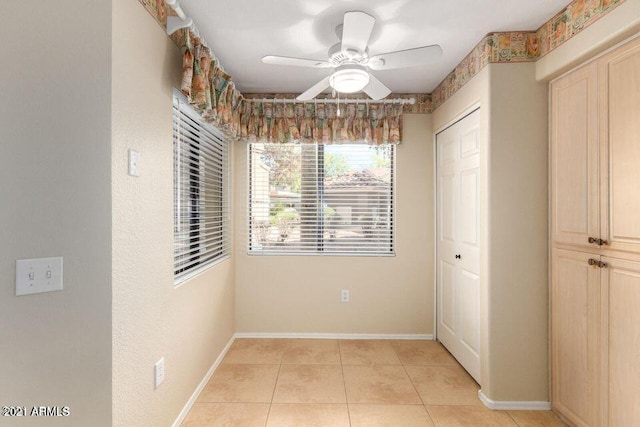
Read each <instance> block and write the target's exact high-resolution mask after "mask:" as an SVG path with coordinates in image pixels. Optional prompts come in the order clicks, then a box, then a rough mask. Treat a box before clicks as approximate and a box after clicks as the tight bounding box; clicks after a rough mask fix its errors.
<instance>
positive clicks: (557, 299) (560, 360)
mask: <svg viewBox="0 0 640 427" xmlns="http://www.w3.org/2000/svg"><path fill="white" fill-rule="evenodd" d="M590 258H593V259H596V258H597V259H599V257H598V256H597V255H593V254H589V253H583V252H575V251H566V250H561V249H554V250H553V251H552V256H551V272H552V273H551V274H552V277H551V385H552V388H551V393H552V396H551V403H552V406H553V409H554V410H556V411H558V412H559V413H560V414H562V415H563V416H564V417H566V418H567V420H569V421H571V422H572V423H573V424H575V425H576V426H581V427H584V426H597V425H599V422H598V418H599V416H600V414H599V397H600V394H599V393H600V389H599V388H600V387H599V372H600V370H599V366H600V354H601V347H600V331H601V318H600V310H601V308H600V269H599V268H598V267H596V266H592V265H589V259H590Z"/></svg>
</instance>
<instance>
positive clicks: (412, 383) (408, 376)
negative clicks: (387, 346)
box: [391, 344, 436, 426]
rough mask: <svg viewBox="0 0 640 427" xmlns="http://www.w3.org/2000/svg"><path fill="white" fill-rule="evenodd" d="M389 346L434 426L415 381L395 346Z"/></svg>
mask: <svg viewBox="0 0 640 427" xmlns="http://www.w3.org/2000/svg"><path fill="white" fill-rule="evenodd" d="M391 348H392V349H393V351H394V353H395V354H396V357H397V358H398V360H399V361H400V365H401V366H402V369H403V370H404V373H405V374H406V375H407V378H409V382H410V383H411V386H412V387H413V389H414V390H415V392H416V394H417V395H418V398H419V399H420V402H422V407H423V408H424V412H425V413H426V414H427V417H428V418H429V420H430V421H431V424H433V425H434V426H435V425H436V422H435V421H433V418H432V417H431V414H430V413H429V410H428V409H427V405H426V404H425V403H424V400H423V399H422V395H421V394H420V392H419V391H418V388H417V387H416V385H415V383H414V382H413V378H411V375H409V371H407V367H406V366H405V364H404V362H403V361H402V359H401V358H400V356H399V355H398V352H397V351H396V348H395V347H394V346H393V344H392V345H391Z"/></svg>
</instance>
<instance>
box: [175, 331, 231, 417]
mask: <svg viewBox="0 0 640 427" xmlns="http://www.w3.org/2000/svg"><path fill="white" fill-rule="evenodd" d="M235 339H236V336H235V335H233V336H232V337H231V339H230V340H229V342H228V343H227V345H226V346H225V347H224V348H223V349H222V351H221V352H220V354H219V355H218V358H217V359H216V361H215V362H213V365H211V368H209V370H208V371H207V373H206V374H205V376H204V378H203V379H202V381H200V384H198V387H196V390H195V391H194V392H193V394H192V395H191V397H190V398H189V400H188V401H187V403H186V404H185V405H184V408H182V411H180V414H179V415H178V418H176V420H175V421H174V422H173V425H172V426H173V427H180V424H182V422H183V421H184V419H185V418H186V417H187V414H188V413H189V411H190V410H191V408H192V407H193V405H194V403H196V400H198V396H200V393H202V390H204V388H205V386H206V385H207V383H208V382H209V380H210V379H211V376H213V373H214V372H215V371H216V369H218V366H220V363H221V362H222V359H224V356H226V355H227V352H228V351H229V348H231V344H233V342H234V341H235Z"/></svg>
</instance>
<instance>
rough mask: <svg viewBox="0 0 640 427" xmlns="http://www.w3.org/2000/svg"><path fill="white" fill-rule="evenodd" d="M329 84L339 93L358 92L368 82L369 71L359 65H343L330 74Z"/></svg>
mask: <svg viewBox="0 0 640 427" xmlns="http://www.w3.org/2000/svg"><path fill="white" fill-rule="evenodd" d="M329 84H330V85H331V87H332V88H333V89H335V90H336V91H337V92H340V93H354V92H359V91H361V90H362V89H364V88H365V87H366V86H367V85H368V84H369V73H368V72H367V71H366V70H365V69H364V67H362V66H359V65H343V66H341V67H338V68H337V69H336V71H335V72H334V73H333V74H332V75H331V77H330V78H329Z"/></svg>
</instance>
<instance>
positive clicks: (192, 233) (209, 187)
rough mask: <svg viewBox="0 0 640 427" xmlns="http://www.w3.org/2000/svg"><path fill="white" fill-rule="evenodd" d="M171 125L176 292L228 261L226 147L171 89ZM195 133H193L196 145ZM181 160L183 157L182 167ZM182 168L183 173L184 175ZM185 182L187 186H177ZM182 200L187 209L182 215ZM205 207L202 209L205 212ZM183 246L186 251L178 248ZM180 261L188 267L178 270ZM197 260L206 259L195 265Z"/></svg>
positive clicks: (217, 133)
mask: <svg viewBox="0 0 640 427" xmlns="http://www.w3.org/2000/svg"><path fill="white" fill-rule="evenodd" d="M182 116H186V118H188V119H189V120H190V121H189V124H188V125H187V126H189V130H188V131H187V129H186V128H185V127H184V126H182V125H181V121H182V120H184V118H185V117H182ZM172 122H173V133H172V134H173V218H174V221H173V260H174V262H173V278H174V286H179V285H181V284H183V283H185V282H186V281H188V280H189V279H191V278H192V277H194V276H196V275H198V274H200V273H202V272H204V271H206V270H208V269H210V268H211V267H213V266H215V265H217V264H219V263H221V262H223V261H225V260H227V259H229V258H231V251H232V243H233V237H232V230H231V209H232V208H231V206H232V204H231V202H232V199H231V143H230V141H229V139H228V138H227V137H226V136H225V135H224V134H223V133H222V132H221V131H219V130H218V129H216V128H215V127H214V126H212V125H211V124H209V123H207V122H206V121H205V120H204V119H203V118H202V117H201V116H200V115H199V114H198V113H197V112H196V111H195V110H194V109H193V107H192V106H191V105H190V104H189V102H188V100H187V98H186V97H185V96H184V95H183V94H182V93H181V92H180V91H178V90H177V89H174V91H173V114H172ZM196 125H197V129H196V128H195V126H196ZM195 131H198V137H197V140H196V138H195V135H194V132H195ZM183 144H184V145H186V147H185V146H183ZM187 144H188V145H187ZM184 156H189V160H187V161H186V163H185V160H184ZM216 156H219V158H216ZM214 158H215V160H214ZM185 167H188V168H189V172H187V173H186V175H185V173H184V168H185ZM185 181H186V182H188V184H187V185H186V186H184V185H182V186H181V185H180V184H184V183H185ZM185 200H186V201H187V202H188V204H189V207H188V208H187V209H186V211H185V210H184V208H183V205H184V203H183V201H185ZM212 202H213V208H212V207H211V203H212ZM205 204H208V205H207V206H206V207H205ZM205 211H206V212H205ZM185 212H187V213H188V218H185V216H186V215H184V213H185ZM183 218H184V220H183ZM187 221H188V227H187V228H185V225H186V224H187ZM211 224H214V225H213V226H212V225H211ZM216 228H219V231H218V232H217V234H214V235H213V236H212V234H211V231H212V230H213V229H216ZM185 241H186V245H188V248H187V249H186V250H185V249H184V248H180V247H179V245H181V244H182V245H184V244H185ZM181 257H182V258H183V260H186V262H184V263H183V264H188V265H186V266H184V267H179V259H180V258H181ZM202 257H204V258H206V259H204V260H200V258H202Z"/></svg>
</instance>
